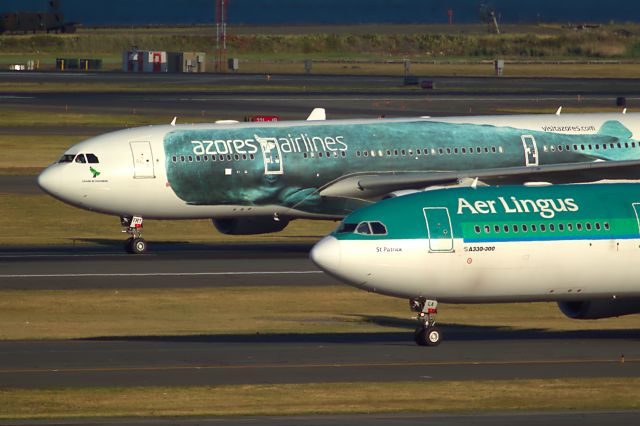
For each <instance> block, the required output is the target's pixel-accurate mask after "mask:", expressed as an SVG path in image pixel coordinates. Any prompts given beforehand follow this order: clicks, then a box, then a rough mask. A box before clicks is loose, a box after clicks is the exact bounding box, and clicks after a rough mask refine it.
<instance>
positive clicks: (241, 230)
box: [211, 216, 289, 235]
mask: <svg viewBox="0 0 640 426" xmlns="http://www.w3.org/2000/svg"><path fill="white" fill-rule="evenodd" d="M211 221H212V222H213V226H215V227H216V229H217V230H218V231H220V232H221V233H223V234H226V235H255V234H269V233H272V232H280V231H282V230H283V229H284V228H286V227H287V225H288V224H289V220H288V219H280V220H275V219H274V218H273V217H272V216H259V217H243V218H230V219H211Z"/></svg>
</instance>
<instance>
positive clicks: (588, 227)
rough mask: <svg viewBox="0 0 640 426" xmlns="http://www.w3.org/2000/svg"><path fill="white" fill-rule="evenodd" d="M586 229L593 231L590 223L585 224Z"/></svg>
mask: <svg viewBox="0 0 640 426" xmlns="http://www.w3.org/2000/svg"><path fill="white" fill-rule="evenodd" d="M585 227H586V228H587V231H591V224H590V223H589V222H587V223H586V224H585Z"/></svg>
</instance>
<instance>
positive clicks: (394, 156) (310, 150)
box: [39, 109, 640, 253]
mask: <svg viewBox="0 0 640 426" xmlns="http://www.w3.org/2000/svg"><path fill="white" fill-rule="evenodd" d="M310 118H311V120H310V121H309V120H308V121H290V122H282V121H281V122H267V123H237V122H233V123H229V122H225V123H217V124H197V125H175V120H174V123H172V125H166V126H149V127H141V128H134V129H127V130H121V131H117V132H113V133H108V134H104V135H101V136H97V137H93V138H91V139H88V140H86V141H84V142H81V143H79V144H77V145H75V146H72V147H71V148H69V149H68V150H67V151H66V152H65V153H64V155H63V156H62V157H61V158H60V160H59V161H58V162H57V163H55V164H53V165H51V166H49V167H48V168H47V169H46V170H44V171H43V172H42V174H41V175H40V177H39V184H40V186H41V187H42V188H43V189H44V190H45V191H46V192H48V193H49V194H51V195H52V196H54V197H56V198H58V199H60V200H62V201H64V202H67V203H69V204H71V205H74V206H77V207H80V208H84V209H87V210H92V211H96V212H101V213H105V214H110V215H116V216H119V217H120V218H121V223H122V225H123V226H124V227H125V231H126V232H128V233H129V234H130V236H131V237H130V238H129V240H128V241H127V244H126V248H127V250H128V251H129V252H133V253H140V252H143V251H144V250H145V249H146V243H145V241H144V240H143V239H142V238H141V233H140V232H141V227H142V223H143V219H144V218H150V219H196V218H211V219H212V220H213V223H214V224H215V226H216V227H217V228H218V230H220V231H221V232H223V233H226V234H236V235H239V234H258V233H267V232H277V231H280V230H282V229H284V227H285V226H287V224H288V223H289V221H290V220H292V219H296V218H308V219H340V218H342V217H344V216H345V215H347V214H349V213H351V212H352V211H354V210H356V209H358V208H360V207H363V206H365V205H367V204H370V203H372V202H375V201H377V200H379V199H381V198H385V197H390V196H394V195H398V194H402V193H403V192H402V191H404V190H419V189H424V188H426V187H430V186H433V185H447V186H448V185H456V184H458V183H459V182H462V181H465V180H466V178H470V177H471V178H479V179H480V180H481V181H483V182H485V183H488V184H491V183H522V182H527V181H530V180H534V181H545V182H575V181H584V180H587V181H593V180H598V179H600V178H602V177H605V178H613V177H616V176H618V177H619V176H624V177H629V174H630V173H632V171H631V170H635V169H636V168H637V167H636V168H633V166H637V165H638V164H640V115H639V114H566V115H557V114H550V115H520V116H486V117H449V118H427V117H422V118H404V119H380V120H376V119H366V120H323V118H324V110H321V109H318V110H314V113H312V115H311V116H310ZM609 160H616V161H609ZM398 191H400V192H398Z"/></svg>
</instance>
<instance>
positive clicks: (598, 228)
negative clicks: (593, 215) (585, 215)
mask: <svg viewBox="0 0 640 426" xmlns="http://www.w3.org/2000/svg"><path fill="white" fill-rule="evenodd" d="M600 229H602V226H600V222H596V230H598V231H599V230H600Z"/></svg>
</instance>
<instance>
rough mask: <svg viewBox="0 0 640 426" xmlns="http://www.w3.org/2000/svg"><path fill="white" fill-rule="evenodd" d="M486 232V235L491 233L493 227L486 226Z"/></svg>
mask: <svg viewBox="0 0 640 426" xmlns="http://www.w3.org/2000/svg"><path fill="white" fill-rule="evenodd" d="M484 232H485V234H488V233H489V232H491V227H490V226H489V225H485V226H484Z"/></svg>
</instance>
